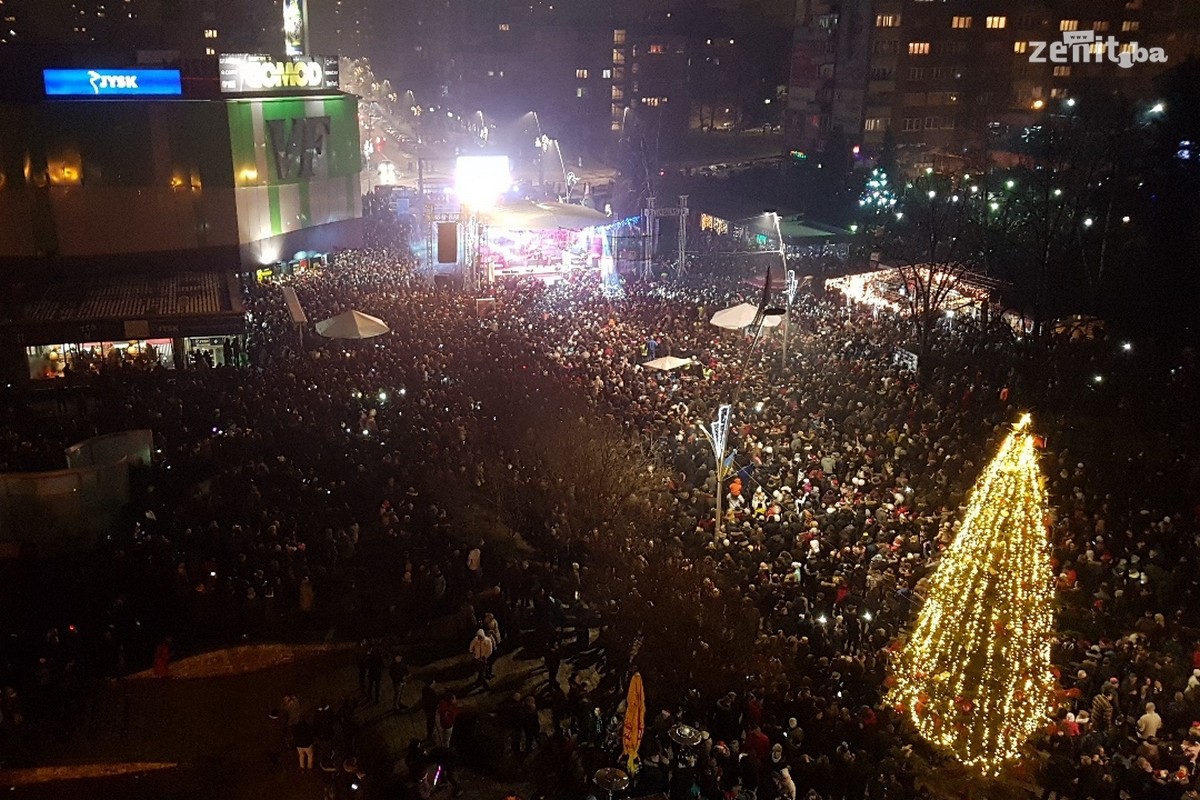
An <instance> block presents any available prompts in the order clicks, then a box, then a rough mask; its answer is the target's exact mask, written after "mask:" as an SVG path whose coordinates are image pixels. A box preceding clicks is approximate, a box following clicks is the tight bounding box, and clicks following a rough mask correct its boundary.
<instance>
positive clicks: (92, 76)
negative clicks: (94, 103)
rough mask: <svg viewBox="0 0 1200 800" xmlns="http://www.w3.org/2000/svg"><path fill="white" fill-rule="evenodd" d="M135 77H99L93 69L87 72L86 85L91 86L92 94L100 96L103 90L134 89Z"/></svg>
mask: <svg viewBox="0 0 1200 800" xmlns="http://www.w3.org/2000/svg"><path fill="white" fill-rule="evenodd" d="M137 81H138V77H137V75H101V74H100V73H99V72H96V71H95V70H94V69H90V70H88V83H90V84H91V85H92V94H100V93H101V92H103V91H104V90H105V89H136V88H138V82H137Z"/></svg>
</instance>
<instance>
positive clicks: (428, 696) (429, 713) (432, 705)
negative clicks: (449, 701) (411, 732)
mask: <svg viewBox="0 0 1200 800" xmlns="http://www.w3.org/2000/svg"><path fill="white" fill-rule="evenodd" d="M441 701H442V696H441V693H440V692H439V691H438V690H437V684H436V683H435V682H434V681H428V682H426V684H425V685H424V686H422V687H421V710H423V711H424V712H425V738H426V739H427V740H430V741H432V740H433V738H434V735H435V734H436V733H437V710H438V704H439V703H441Z"/></svg>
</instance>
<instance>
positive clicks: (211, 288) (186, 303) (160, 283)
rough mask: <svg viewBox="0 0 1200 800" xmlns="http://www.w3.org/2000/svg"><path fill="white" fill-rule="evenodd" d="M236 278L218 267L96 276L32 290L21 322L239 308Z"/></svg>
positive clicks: (176, 314) (172, 314)
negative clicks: (166, 272)
mask: <svg viewBox="0 0 1200 800" xmlns="http://www.w3.org/2000/svg"><path fill="white" fill-rule="evenodd" d="M241 312H242V307H241V297H240V291H239V290H238V284H237V277H236V276H235V275H233V274H232V273H221V272H181V273H175V274H170V275H125V276H95V277H85V278H76V279H74V280H66V281H56V282H52V283H46V284H43V285H40V286H38V287H36V288H34V289H32V291H31V296H30V299H29V301H28V302H26V303H25V305H24V308H23V309H22V313H21V318H22V320H23V321H26V322H65V321H71V320H104V319H121V320H125V319H146V318H151V317H189V316H198V315H211V314H233V313H241Z"/></svg>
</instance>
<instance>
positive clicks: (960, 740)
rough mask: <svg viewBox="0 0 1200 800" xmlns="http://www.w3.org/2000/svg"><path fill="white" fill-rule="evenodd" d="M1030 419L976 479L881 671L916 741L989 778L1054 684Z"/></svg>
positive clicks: (1018, 746) (1040, 494) (1049, 593)
mask: <svg viewBox="0 0 1200 800" xmlns="http://www.w3.org/2000/svg"><path fill="white" fill-rule="evenodd" d="M1034 439H1035V437H1034V434H1033V432H1032V430H1031V429H1030V417H1029V415H1028V414H1025V415H1024V416H1023V417H1022V418H1021V421H1020V422H1018V423H1017V424H1016V425H1015V426H1013V430H1012V432H1011V433H1009V434H1008V436H1007V437H1006V438H1005V440H1004V443H1003V444H1002V445H1001V446H1000V451H999V452H998V453H997V454H996V457H995V458H993V459H992V461H991V463H989V464H988V465H987V467H986V468H985V469H984V471H983V474H982V475H981V476H980V477H979V479H978V480H977V481H976V483H975V486H974V488H973V489H972V491H971V495H970V498H969V499H968V502H967V509H966V512H965V514H964V515H963V518H962V527H961V528H960V530H959V532H958V535H957V536H956V537H955V539H954V541H953V543H952V544H951V545H950V546H949V547H948V548H947V549H946V551H945V553H944V555H943V558H942V561H941V563H940V564H939V565H938V568H937V570H936V571H935V572H934V574H933V576H932V578H931V579H930V587H929V590H928V592H927V593H926V596H925V603H924V605H923V606H922V607H921V611H920V612H919V613H918V615H917V621H916V625H915V626H914V627H913V630H912V633H911V634H910V635H909V637H908V641H907V643H906V644H905V645H904V647H903V649H902V650H901V651H900V652H899V653H898V654H897V655H896V657H895V658H894V660H893V664H892V677H891V679H890V681H889V683H891V685H892V689H891V692H890V693H889V695H888V698H889V700H890V701H892V702H894V703H896V704H897V706H898V707H900V708H902V709H903V710H904V711H905V712H906V713H907V715H908V717H909V718H910V719H911V720H912V723H913V725H915V726H916V728H917V730H918V731H919V732H920V734H921V735H922V736H923V737H924V738H925V739H927V740H928V741H929V742H931V743H932V744H934V745H937V746H939V747H942V748H944V749H946V750H948V751H949V752H950V753H952V754H953V755H954V756H955V757H956V758H957V759H958V760H959V761H961V762H962V763H963V764H966V765H967V766H969V767H972V768H974V769H976V770H978V771H979V772H980V773H982V774H984V775H987V776H992V775H995V774H997V773H998V772H999V771H1000V768H1001V766H1003V764H1004V763H1006V762H1008V761H1011V760H1013V759H1016V758H1018V757H1019V756H1020V755H1021V751H1022V747H1023V745H1024V744H1025V742H1026V741H1027V740H1028V739H1029V737H1030V736H1031V735H1032V734H1033V733H1034V732H1035V731H1037V730H1038V729H1039V728H1040V727H1042V726H1043V725H1044V724H1045V723H1046V721H1047V719H1048V711H1049V708H1050V702H1051V698H1052V693H1053V690H1054V679H1053V676H1052V674H1051V671H1050V670H1051V668H1050V642H1051V636H1052V629H1053V624H1054V611H1053V602H1054V593H1053V587H1052V583H1053V575H1052V573H1051V568H1050V547H1049V544H1048V542H1047V537H1046V498H1045V492H1044V490H1043V488H1042V483H1041V475H1040V472H1039V470H1038V463H1037V455H1036V453H1035V444H1034Z"/></svg>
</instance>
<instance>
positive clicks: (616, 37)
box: [613, 28, 625, 44]
mask: <svg viewBox="0 0 1200 800" xmlns="http://www.w3.org/2000/svg"><path fill="white" fill-rule="evenodd" d="M613 44H625V31H624V30H622V29H620V28H618V29H617V30H615V31H613Z"/></svg>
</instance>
